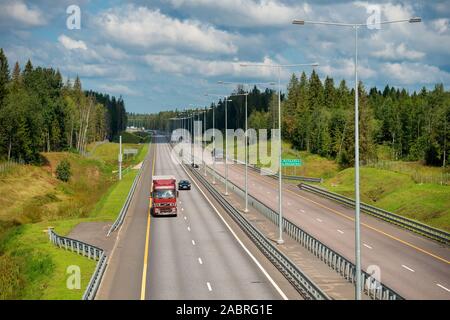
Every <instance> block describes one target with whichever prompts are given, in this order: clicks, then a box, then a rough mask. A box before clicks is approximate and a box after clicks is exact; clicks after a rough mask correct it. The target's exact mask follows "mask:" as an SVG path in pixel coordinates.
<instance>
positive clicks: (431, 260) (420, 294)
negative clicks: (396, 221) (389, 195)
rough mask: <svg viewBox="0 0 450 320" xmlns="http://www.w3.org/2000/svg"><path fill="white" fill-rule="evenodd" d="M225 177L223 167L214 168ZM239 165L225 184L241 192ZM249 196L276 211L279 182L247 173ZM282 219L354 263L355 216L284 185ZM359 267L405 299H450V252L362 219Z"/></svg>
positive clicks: (376, 221) (231, 169)
mask: <svg viewBox="0 0 450 320" xmlns="http://www.w3.org/2000/svg"><path fill="white" fill-rule="evenodd" d="M216 168H217V170H218V171H219V172H220V173H221V174H222V175H224V171H225V170H224V165H218V164H216ZM244 172H245V167H244V166H243V165H239V164H234V165H229V170H228V174H229V178H230V180H231V181H233V182H234V183H235V184H237V185H238V186H240V187H242V188H244V186H245V184H244V177H245V175H244ZM248 176H249V194H251V195H253V196H254V197H256V198H258V199H260V200H261V201H262V202H263V203H265V204H266V205H268V206H269V207H271V208H272V209H274V210H275V211H278V181H277V180H274V179H273V178H270V177H268V176H262V175H260V174H259V173H257V172H255V171H253V170H250V169H249V170H248ZM283 213H284V216H285V217H286V218H288V219H289V220H291V221H293V222H294V223H296V224H297V225H298V226H300V227H301V228H302V229H304V230H305V231H307V232H308V233H310V234H312V235H313V236H314V237H316V238H317V239H319V240H320V241H322V242H324V243H325V244H326V245H328V246H329V247H331V248H333V249H334V250H336V251H337V252H339V253H340V254H342V255H343V256H345V257H346V258H347V259H349V260H351V261H353V262H354V220H353V217H354V210H352V209H350V208H347V207H344V206H342V205H339V204H337V203H335V202H333V201H331V200H327V199H323V198H321V197H319V196H316V195H312V194H310V193H307V192H304V191H300V190H298V188H297V187H296V186H295V185H288V184H284V192H283ZM361 222H362V228H361V241H362V242H361V251H362V266H363V269H365V270H367V268H368V267H369V266H371V267H372V269H371V270H377V268H378V270H379V272H380V278H381V281H382V282H383V283H384V284H386V285H387V286H389V287H391V288H392V289H394V290H395V291H396V292H398V293H399V294H400V295H402V296H403V297H405V298H407V299H450V250H449V248H448V247H446V246H444V245H440V244H438V243H436V242H434V241H432V240H428V239H426V238H424V237H421V236H419V235H416V234H413V233H412V232H408V231H405V230H403V229H401V228H399V227H396V226H393V225H391V224H389V223H387V222H384V221H381V220H379V219H376V218H374V217H371V216H368V215H366V214H362V215H361Z"/></svg>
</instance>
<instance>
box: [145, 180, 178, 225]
mask: <svg viewBox="0 0 450 320" xmlns="http://www.w3.org/2000/svg"><path fill="white" fill-rule="evenodd" d="M151 198H152V201H151V204H152V206H151V209H150V210H151V213H152V215H154V216H158V215H172V216H176V215H177V213H178V211H177V198H178V191H177V179H176V178H175V177H174V176H153V183H152V195H151Z"/></svg>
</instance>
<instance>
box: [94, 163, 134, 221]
mask: <svg viewBox="0 0 450 320" xmlns="http://www.w3.org/2000/svg"><path fill="white" fill-rule="evenodd" d="M137 173H138V170H131V171H129V173H127V174H125V175H124V176H123V177H122V180H121V181H118V182H117V183H115V184H114V185H113V186H112V187H111V188H110V189H109V190H108V192H107V193H106V194H105V195H104V196H103V197H102V198H101V199H100V201H99V202H98V203H97V205H96V206H95V208H94V210H93V211H92V214H91V217H93V218H96V219H101V220H114V219H115V218H116V217H117V215H118V214H119V212H120V209H121V208H122V206H123V203H124V202H125V200H126V198H127V195H128V192H129V190H130V188H131V186H132V184H133V181H134V178H135V177H136V175H137Z"/></svg>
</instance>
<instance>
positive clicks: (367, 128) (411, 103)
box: [133, 71, 450, 167]
mask: <svg viewBox="0 0 450 320" xmlns="http://www.w3.org/2000/svg"><path fill="white" fill-rule="evenodd" d="M358 90H359V123H360V125H359V131H360V159H361V162H363V163H364V162H368V161H370V160H377V156H378V155H377V146H378V145H385V146H388V147H389V149H390V150H391V153H392V154H391V158H392V159H396V160H399V159H402V160H411V161H413V160H423V161H424V162H425V163H426V164H428V165H436V166H438V165H440V166H446V165H447V164H448V152H449V143H448V141H449V140H450V126H449V123H450V92H448V91H446V90H445V89H444V86H443V85H442V84H437V85H436V86H435V88H434V89H433V90H427V89H425V88H423V89H422V90H421V91H420V92H412V93H410V92H408V91H406V90H405V89H398V88H394V87H390V86H386V87H385V88H384V89H383V90H379V89H377V88H371V89H370V90H369V91H366V89H365V88H364V86H363V84H362V83H361V82H360V83H359V89H358ZM242 92H243V88H242V87H238V88H237V89H236V90H235V91H234V92H233V93H242ZM231 99H232V102H228V127H229V128H233V129H236V128H244V127H245V124H244V121H245V118H244V102H245V97H243V96H235V97H231ZM281 100H282V121H283V123H282V130H283V132H282V136H283V139H284V140H286V141H289V142H291V143H292V144H293V146H294V147H295V148H296V149H299V150H307V151H309V152H311V153H315V154H319V155H321V156H324V157H328V158H333V159H336V161H337V162H338V163H339V164H341V165H342V166H343V167H346V166H351V165H352V164H353V163H354V131H355V126H354V116H355V113H354V100H355V92H354V89H350V88H348V86H347V84H346V82H345V81H344V80H342V81H340V82H339V84H338V85H337V86H336V84H335V82H334V80H333V79H332V78H331V77H326V79H325V80H324V81H323V82H322V81H321V80H320V78H319V76H318V74H317V73H316V72H315V71H312V73H311V74H310V76H309V77H308V76H307V75H306V74H305V73H302V74H301V76H300V78H298V77H297V76H295V75H292V77H291V79H290V82H289V84H288V87H287V93H286V95H282V97H281ZM212 106H216V107H217V109H216V127H217V128H219V129H222V130H223V129H224V122H225V115H224V109H225V108H224V102H223V101H219V102H218V104H217V105H215V104H212ZM183 114H184V113H183V112H182V111H180V110H175V111H163V112H159V113H158V114H150V115H133V117H134V119H135V121H138V122H139V121H140V122H139V123H140V124H141V125H142V126H145V127H146V128H148V129H164V130H167V129H171V128H173V127H174V126H175V124H174V122H173V121H170V120H169V119H170V118H173V117H176V116H182V115H183ZM248 114H249V115H250V116H249V120H248V124H249V128H255V129H261V128H267V129H270V128H277V127H278V124H277V121H278V97H277V93H276V92H274V91H273V90H269V89H266V90H265V91H260V90H258V89H257V88H256V87H255V88H253V90H252V91H250V93H249V96H248ZM202 119H203V118H202ZM207 125H208V128H210V127H211V126H212V112H211V111H210V110H209V111H208V113H207Z"/></svg>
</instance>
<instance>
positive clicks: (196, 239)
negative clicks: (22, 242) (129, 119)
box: [97, 137, 300, 300]
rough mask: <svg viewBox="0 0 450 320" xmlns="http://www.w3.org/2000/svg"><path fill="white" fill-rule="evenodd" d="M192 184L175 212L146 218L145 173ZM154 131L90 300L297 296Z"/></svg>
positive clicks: (147, 189)
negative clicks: (127, 205)
mask: <svg viewBox="0 0 450 320" xmlns="http://www.w3.org/2000/svg"><path fill="white" fill-rule="evenodd" d="M166 174H171V175H175V176H176V177H177V179H188V180H191V181H192V182H193V184H192V190H190V191H180V197H179V214H178V217H151V216H150V215H149V210H148V209H149V208H148V206H149V195H150V186H151V177H152V175H166ZM225 215H226V213H224V212H223V211H222V210H221V208H220V207H219V206H217V205H216V204H215V203H214V202H213V201H212V200H210V198H209V197H208V195H207V194H206V193H205V191H203V190H202V188H200V187H199V186H198V185H197V184H196V183H195V181H193V179H192V178H191V177H190V176H188V173H187V172H186V171H184V169H183V168H182V167H181V166H180V164H178V163H177V162H174V161H172V159H171V157H170V148H169V146H168V144H167V143H165V138H163V137H156V138H155V143H153V144H152V146H151V148H150V152H149V154H148V156H147V161H145V163H144V168H143V172H142V176H141V179H140V181H139V184H138V186H137V189H136V192H135V194H134V196H133V199H132V202H131V205H130V207H129V209H128V212H127V216H126V219H125V222H124V224H123V226H122V227H121V229H120V230H119V231H118V234H117V240H116V245H115V247H114V249H113V251H112V252H111V253H110V259H109V264H108V268H107V270H106V273H105V276H104V278H103V281H102V284H101V287H100V289H99V292H98V294H97V299H153V300H154V299H287V298H293V299H298V298H300V296H299V295H298V294H297V292H296V291H295V290H293V289H292V287H290V285H289V283H288V282H287V281H286V280H285V279H284V278H283V277H282V276H281V274H279V273H278V271H277V270H276V269H275V268H273V266H271V265H270V262H268V261H267V260H265V258H264V256H262V255H261V254H260V253H258V252H257V249H256V247H254V248H253V247H252V245H251V243H249V240H248V239H245V237H243V236H242V234H241V233H240V232H239V230H237V229H236V226H233V225H232V221H230V219H229V218H228V219H227V217H225Z"/></svg>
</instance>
